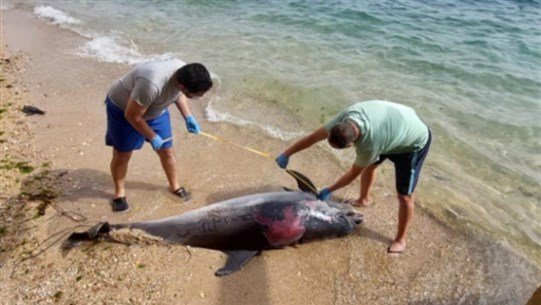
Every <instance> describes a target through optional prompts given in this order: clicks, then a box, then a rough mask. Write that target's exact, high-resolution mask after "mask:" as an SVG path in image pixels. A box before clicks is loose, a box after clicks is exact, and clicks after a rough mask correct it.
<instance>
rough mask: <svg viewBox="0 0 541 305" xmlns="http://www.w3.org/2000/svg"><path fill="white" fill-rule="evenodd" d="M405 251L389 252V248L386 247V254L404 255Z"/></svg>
mask: <svg viewBox="0 0 541 305" xmlns="http://www.w3.org/2000/svg"><path fill="white" fill-rule="evenodd" d="M405 251H406V249H404V250H400V251H397V250H391V246H389V247H387V254H396V255H400V254H402V253H404V252H405Z"/></svg>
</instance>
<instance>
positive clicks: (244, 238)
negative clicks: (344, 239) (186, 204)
mask: <svg viewBox="0 0 541 305" xmlns="http://www.w3.org/2000/svg"><path fill="white" fill-rule="evenodd" d="M297 174H298V176H297V177H296V179H297V182H298V183H299V187H300V188H301V189H308V188H306V186H305V185H304V184H306V183H310V184H311V182H309V180H308V178H306V177H305V176H303V175H301V174H299V173H297ZM299 177H302V178H301V180H303V181H300V180H299ZM312 186H313V184H312ZM362 220H363V219H362V215H361V214H358V213H356V212H355V210H353V208H352V207H351V206H349V205H346V204H342V203H338V202H332V201H321V200H318V199H317V198H316V196H315V194H313V193H310V192H296V191H284V192H273V193H261V194H254V195H249V196H244V197H238V198H233V199H229V200H226V201H222V202H218V203H214V204H210V205H207V206H205V207H202V208H199V209H195V210H192V211H188V212H186V213H183V214H181V215H178V216H173V217H168V218H163V219H159V220H153V221H143V222H135V223H128V224H109V223H107V222H101V223H99V224H97V225H95V226H94V227H92V228H91V229H89V230H88V231H86V232H81V233H73V234H72V235H71V236H70V237H69V238H68V239H67V240H66V241H65V242H64V244H63V248H64V249H69V248H72V247H74V246H75V245H77V244H78V243H79V242H81V241H84V240H96V239H98V238H101V237H106V238H107V239H109V240H113V241H114V237H113V235H114V234H113V233H114V232H115V231H119V230H129V231H128V232H136V231H137V230H141V231H143V232H144V233H145V234H149V235H150V236H152V237H157V238H158V239H159V240H161V241H163V242H166V243H171V244H182V245H189V246H193V247H202V248H207V249H215V250H220V251H223V252H224V253H226V254H227V256H228V258H227V261H226V263H225V265H224V266H223V267H222V268H220V269H219V270H218V271H216V273H215V275H217V276H222V275H227V274H231V273H233V272H235V271H237V270H239V269H240V268H241V267H242V266H244V265H245V264H246V263H248V262H249V261H250V260H251V259H252V258H253V257H254V256H255V255H257V254H258V253H260V252H261V251H262V250H268V249H276V248H282V247H285V246H289V245H293V244H296V243H303V242H308V241H311V240H317V239H325V238H333V237H339V236H344V235H347V234H349V233H351V232H352V231H353V230H354V229H355V227H356V225H357V224H359V223H361V222H362Z"/></svg>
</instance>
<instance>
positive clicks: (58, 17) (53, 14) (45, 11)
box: [34, 6, 81, 24]
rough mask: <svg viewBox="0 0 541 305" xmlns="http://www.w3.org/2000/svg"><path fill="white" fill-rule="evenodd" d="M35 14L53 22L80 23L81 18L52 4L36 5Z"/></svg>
mask: <svg viewBox="0 0 541 305" xmlns="http://www.w3.org/2000/svg"><path fill="white" fill-rule="evenodd" d="M34 14H35V15H36V16H38V18H39V19H42V20H45V21H48V22H50V23H52V24H80V23H81V21H80V20H79V19H76V18H73V17H71V16H69V15H67V14H66V13H64V12H62V11H60V10H57V9H55V8H53V7H51V6H36V7H35V8H34Z"/></svg>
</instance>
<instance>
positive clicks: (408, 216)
mask: <svg viewBox="0 0 541 305" xmlns="http://www.w3.org/2000/svg"><path fill="white" fill-rule="evenodd" d="M414 212H415V204H414V195H413V194H411V195H402V194H398V231H397V232H396V237H395V238H394V240H393V242H392V243H391V245H390V246H389V251H388V252H389V253H401V252H404V251H405V250H406V234H407V233H408V228H409V226H410V224H411V221H412V220H413V215H414Z"/></svg>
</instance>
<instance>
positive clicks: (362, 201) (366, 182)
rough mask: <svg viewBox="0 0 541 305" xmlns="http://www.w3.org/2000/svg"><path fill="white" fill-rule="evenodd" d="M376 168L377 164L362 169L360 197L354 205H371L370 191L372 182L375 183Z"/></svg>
mask: <svg viewBox="0 0 541 305" xmlns="http://www.w3.org/2000/svg"><path fill="white" fill-rule="evenodd" d="M377 168H378V164H372V165H369V166H368V167H367V168H365V169H364V171H363V173H362V174H361V196H360V197H359V200H357V202H355V204H354V205H357V206H362V207H365V206H369V205H370V204H371V203H372V199H371V198H370V191H371V190H372V186H373V185H374V181H376V169H377Z"/></svg>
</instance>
